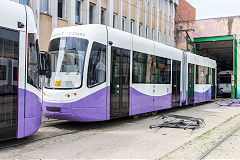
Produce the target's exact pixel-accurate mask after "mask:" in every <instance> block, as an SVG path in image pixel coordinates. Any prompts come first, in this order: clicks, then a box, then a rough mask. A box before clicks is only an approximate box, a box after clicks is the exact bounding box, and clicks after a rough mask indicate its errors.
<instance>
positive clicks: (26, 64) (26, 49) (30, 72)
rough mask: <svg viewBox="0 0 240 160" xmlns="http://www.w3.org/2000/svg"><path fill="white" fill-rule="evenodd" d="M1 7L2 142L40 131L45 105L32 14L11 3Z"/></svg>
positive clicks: (0, 81) (0, 111)
mask: <svg viewBox="0 0 240 160" xmlns="http://www.w3.org/2000/svg"><path fill="white" fill-rule="evenodd" d="M0 4H1V5H0V140H5V139H10V138H22V137H25V136H29V135H31V134H33V133H34V132H36V131H37V130H38V129H39V127H40V124H41V106H42V102H41V100H40V98H41V96H40V95H41V91H40V90H39V88H38V81H39V77H38V71H39V67H38V66H39V65H38V64H39V63H37V59H38V58H37V56H38V40H37V29H36V24H35V20H34V15H33V12H32V10H31V9H30V8H29V7H27V6H24V5H21V4H19V3H16V2H12V1H9V0H1V2H0ZM39 97H40V98H39Z"/></svg>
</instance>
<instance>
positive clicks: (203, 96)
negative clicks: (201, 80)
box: [194, 87, 212, 103]
mask: <svg viewBox="0 0 240 160" xmlns="http://www.w3.org/2000/svg"><path fill="white" fill-rule="evenodd" d="M211 100H212V89H211V87H210V88H209V89H208V90H207V91H205V92H196V91H195V92H194V103H201V102H207V101H211Z"/></svg>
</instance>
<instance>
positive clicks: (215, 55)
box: [175, 16, 240, 98]
mask: <svg viewBox="0 0 240 160" xmlns="http://www.w3.org/2000/svg"><path fill="white" fill-rule="evenodd" d="M175 43H176V44H175V46H176V47H177V48H179V49H185V50H190V51H192V52H194V53H196V54H198V55H201V56H206V57H209V58H212V59H214V60H216V61H217V73H218V78H217V79H218V95H220V94H221V93H222V92H225V91H224V90H227V89H226V88H229V97H230V96H231V98H240V63H238V62H240V16H234V17H223V18H212V19H202V20H191V21H182V22H176V26H175ZM223 73H224V74H225V75H224V76H221V75H223ZM220 83H225V87H222V86H221V85H220ZM226 92H228V91H226Z"/></svg>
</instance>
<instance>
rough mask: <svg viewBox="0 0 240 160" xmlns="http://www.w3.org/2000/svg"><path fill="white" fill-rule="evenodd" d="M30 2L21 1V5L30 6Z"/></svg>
mask: <svg viewBox="0 0 240 160" xmlns="http://www.w3.org/2000/svg"><path fill="white" fill-rule="evenodd" d="M29 1H30V0H19V3H21V4H24V5H27V6H29V4H30V2H29Z"/></svg>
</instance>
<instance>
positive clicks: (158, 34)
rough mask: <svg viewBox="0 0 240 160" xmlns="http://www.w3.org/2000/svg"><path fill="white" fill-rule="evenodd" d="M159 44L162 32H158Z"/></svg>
mask: <svg viewBox="0 0 240 160" xmlns="http://www.w3.org/2000/svg"><path fill="white" fill-rule="evenodd" d="M158 42H160V32H159V31H158Z"/></svg>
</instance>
